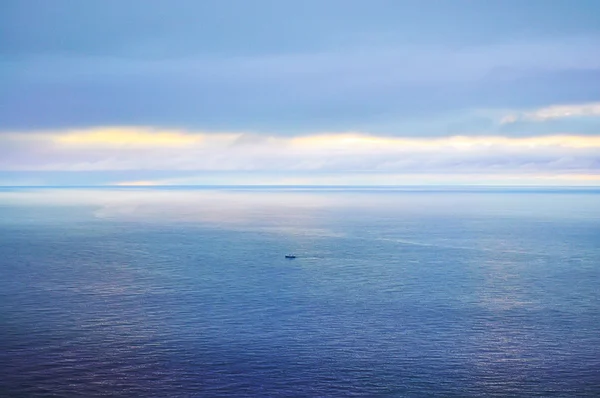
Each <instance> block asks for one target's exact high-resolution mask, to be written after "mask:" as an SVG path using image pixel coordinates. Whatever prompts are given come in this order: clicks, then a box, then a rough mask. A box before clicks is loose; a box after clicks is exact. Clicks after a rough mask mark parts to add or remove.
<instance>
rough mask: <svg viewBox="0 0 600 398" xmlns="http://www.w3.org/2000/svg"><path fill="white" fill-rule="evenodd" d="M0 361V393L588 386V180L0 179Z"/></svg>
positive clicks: (591, 305)
mask: <svg viewBox="0 0 600 398" xmlns="http://www.w3.org/2000/svg"><path fill="white" fill-rule="evenodd" d="M287 253H294V254H296V255H297V256H298V258H297V259H295V260H286V259H285V258H284V255H285V254H287ZM0 364H1V365H0V396H7V397H13V396H14V397H20V396H23V397H37V396H60V397H72V396H73V397H92V396H101V395H108V396H123V397H129V396H131V397H141V396H147V397H191V396H198V397H218V396H236V397H239V396H253V397H267V396H282V397H283V396H295V397H298V396H370V397H371V396H373V397H377V396H381V397H384V396H391V397H396V396H397V397H403V396H408V397H413V396H414V397H421V396H444V397H452V396H455V397H471V396H472V397H475V396H522V397H531V396H544V397H551V396H560V397H573V396H590V397H591V396H600V194H598V193H597V192H591V191H590V192H582V191H553V190H549V191H545V192H541V191H540V192H536V191H527V190H526V191H519V190H516V191H512V192H502V191H486V190H474V191H460V190H459V191H452V192H444V191H431V192H425V191H406V190H404V191H386V190H378V191H358V190H354V191H353V190H329V191H328V190H322V191H319V190H317V191H314V190H310V189H302V190H285V191H281V190H275V189H271V190H268V189H264V190H261V189H257V190H232V189H229V190H182V189H178V190H164V189H163V190H150V189H141V190H132V189H130V190H126V189H124V190H118V191H113V190H106V189H105V190H74V189H68V190H61V189H53V190H35V189H21V190H18V189H5V190H3V191H2V192H0Z"/></svg>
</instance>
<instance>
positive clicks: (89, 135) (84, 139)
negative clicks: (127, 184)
mask: <svg viewBox="0 0 600 398" xmlns="http://www.w3.org/2000/svg"><path fill="white" fill-rule="evenodd" d="M51 137H52V138H51V140H52V141H53V142H54V143H56V144H59V145H73V146H86V147H89V146H92V147H93V146H133V147H177V146H186V145H192V144H197V143H199V142H201V141H202V140H203V137H202V136H199V135H193V134H186V133H182V132H178V131H165V130H157V131H155V130H150V129H140V128H118V127H114V128H100V129H92V130H83V131H73V132H67V133H62V134H53V135H52V136H51Z"/></svg>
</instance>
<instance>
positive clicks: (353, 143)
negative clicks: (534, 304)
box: [0, 127, 600, 183]
mask: <svg viewBox="0 0 600 398" xmlns="http://www.w3.org/2000/svg"><path fill="white" fill-rule="evenodd" d="M257 137H260V139H257ZM4 147H10V148H11V149H10V150H9V151H7V152H6V153H5V154H3V156H0V170H5V171H39V172H41V171H44V172H49V171H71V172H91V171H94V172H107V171H119V170H122V171H136V170H137V171H139V170H145V171H152V170H162V171H172V172H186V173H188V172H193V171H197V172H204V173H222V172H231V173H242V174H243V173H253V174H254V175H255V176H256V175H258V174H260V173H274V172H276V173H283V174H286V175H288V178H292V177H293V175H294V173H306V172H308V173H345V174H348V175H353V174H356V175H358V174H361V173H371V174H378V173H379V174H390V173H392V174H393V173H405V174H427V173H433V174H448V175H450V174H453V173H455V174H465V173H466V174H486V173H487V174H502V173H521V174H530V175H535V174H540V173H541V174H543V173H551V174H552V173H554V174H560V173H568V174H580V175H585V174H589V175H595V174H597V173H598V172H600V156H599V153H600V136H577V135H549V136H534V137H503V136H452V137H432V138H406V137H394V136H381V135H370V134H366V133H360V132H347V133H314V134H310V135H304V136H295V137H285V136H277V135H264V134H263V135H255V134H251V133H247V132H240V133H234V132H227V133H218V132H214V133H211V132H194V131H184V130H182V131H177V132H174V131H169V130H165V131H162V130H160V129H148V128H143V127H140V128H135V127H127V128H118V127H109V128H94V129H89V130H78V131H73V130H67V131H51V132H43V131H42V132H30V133H28V134H15V133H3V134H0V152H1V151H2V149H1V148H4ZM0 155H1V153H0ZM257 173H258V174H257ZM134 178H135V177H134ZM215 178H216V181H218V176H217V177H215ZM369 178H372V177H369ZM167 179H168V180H170V181H171V180H172V179H173V177H172V176H169V177H168V178H167ZM122 181H125V182H126V181H133V182H136V181H142V182H151V183H153V182H154V181H155V179H153V178H151V176H150V178H149V177H148V175H145V176H144V177H141V178H139V179H131V180H125V179H124V180H122ZM116 182H118V181H116Z"/></svg>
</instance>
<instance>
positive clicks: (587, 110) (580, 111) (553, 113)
mask: <svg viewBox="0 0 600 398" xmlns="http://www.w3.org/2000/svg"><path fill="white" fill-rule="evenodd" d="M586 116H594V117H595V116H600V102H593V103H588V104H577V105H553V106H548V107H544V108H539V109H535V110H532V111H528V112H520V113H514V114H510V115H507V116H505V117H504V118H503V119H502V120H501V123H502V124H510V123H516V122H520V121H533V122H545V121H548V120H553V119H564V118H576V117H586Z"/></svg>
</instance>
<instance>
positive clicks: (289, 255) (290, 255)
mask: <svg viewBox="0 0 600 398" xmlns="http://www.w3.org/2000/svg"><path fill="white" fill-rule="evenodd" d="M285 258H296V256H294V255H293V254H286V255H285Z"/></svg>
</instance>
